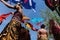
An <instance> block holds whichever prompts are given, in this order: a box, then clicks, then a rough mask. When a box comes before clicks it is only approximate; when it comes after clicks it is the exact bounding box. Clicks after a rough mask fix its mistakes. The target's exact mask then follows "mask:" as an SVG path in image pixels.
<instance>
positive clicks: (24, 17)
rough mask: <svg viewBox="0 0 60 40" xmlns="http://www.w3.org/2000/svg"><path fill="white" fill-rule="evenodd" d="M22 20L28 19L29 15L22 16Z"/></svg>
mask: <svg viewBox="0 0 60 40" xmlns="http://www.w3.org/2000/svg"><path fill="white" fill-rule="evenodd" d="M22 20H30V18H29V17H26V16H23V18H22Z"/></svg>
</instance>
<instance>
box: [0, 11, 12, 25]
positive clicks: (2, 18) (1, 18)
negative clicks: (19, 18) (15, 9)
mask: <svg viewBox="0 0 60 40" xmlns="http://www.w3.org/2000/svg"><path fill="white" fill-rule="evenodd" d="M10 14H12V13H11V12H10V13H8V14H2V15H0V24H1V23H2V21H3V20H4V19H6V18H7V17H8V16H9V15H10Z"/></svg>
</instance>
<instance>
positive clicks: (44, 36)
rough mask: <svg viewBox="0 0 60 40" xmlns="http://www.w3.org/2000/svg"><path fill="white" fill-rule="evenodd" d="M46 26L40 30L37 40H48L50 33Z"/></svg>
mask: <svg viewBox="0 0 60 40" xmlns="http://www.w3.org/2000/svg"><path fill="white" fill-rule="evenodd" d="M44 28H45V25H44V24H42V25H41V29H39V30H38V35H37V40H48V33H47V31H46V30H45V29H44Z"/></svg>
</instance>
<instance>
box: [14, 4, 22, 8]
mask: <svg viewBox="0 0 60 40" xmlns="http://www.w3.org/2000/svg"><path fill="white" fill-rule="evenodd" d="M17 4H18V5H19V6H20V7H21V8H22V9H23V7H22V5H21V4H20V3H17ZM14 8H16V5H15V7H14Z"/></svg>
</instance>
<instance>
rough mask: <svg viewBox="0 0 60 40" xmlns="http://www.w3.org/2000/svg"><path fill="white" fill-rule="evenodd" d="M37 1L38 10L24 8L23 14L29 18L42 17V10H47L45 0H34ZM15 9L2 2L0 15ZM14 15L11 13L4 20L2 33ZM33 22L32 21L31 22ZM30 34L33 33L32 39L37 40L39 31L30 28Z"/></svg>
mask: <svg viewBox="0 0 60 40" xmlns="http://www.w3.org/2000/svg"><path fill="white" fill-rule="evenodd" d="M33 1H34V2H36V12H33V11H32V9H25V8H23V14H24V15H26V16H28V17H29V18H34V17H40V14H41V13H40V10H45V9H46V5H45V3H44V0H33ZM13 11H15V10H13V9H9V8H7V7H6V6H5V5H4V4H3V3H1V2H0V15H1V14H2V13H5V14H6V13H8V12H13ZM11 18H12V15H10V16H9V17H8V18H7V19H6V20H4V21H3V23H2V25H0V33H1V32H2V30H3V29H4V27H5V26H6V25H7V24H8V22H9V21H10V20H11ZM31 23H32V22H31ZM32 24H33V25H34V27H36V28H37V26H36V25H35V24H34V23H32ZM30 35H31V40H37V32H35V31H32V30H30Z"/></svg>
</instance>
